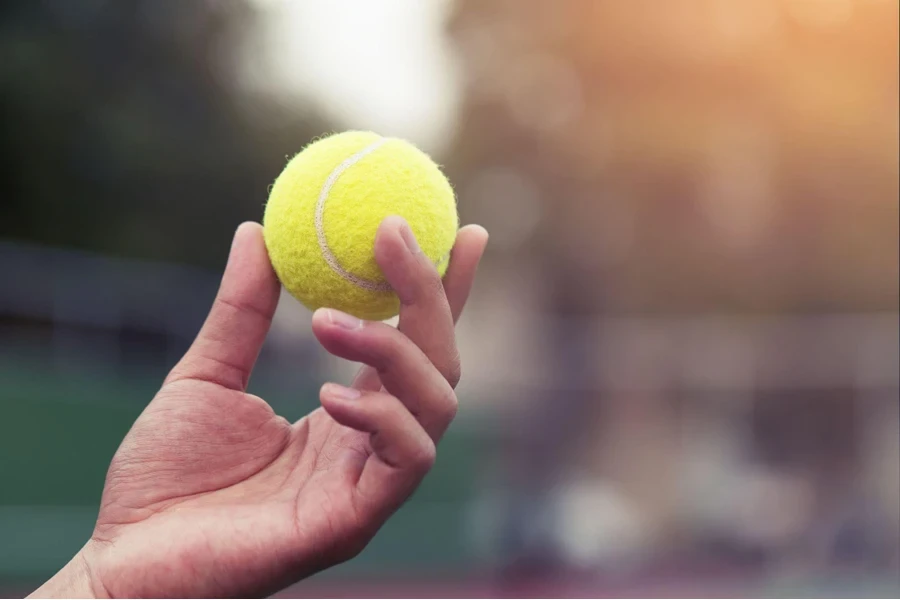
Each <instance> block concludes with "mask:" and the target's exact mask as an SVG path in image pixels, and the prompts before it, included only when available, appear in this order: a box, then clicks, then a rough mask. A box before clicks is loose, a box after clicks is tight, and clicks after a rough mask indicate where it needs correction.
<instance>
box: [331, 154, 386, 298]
mask: <svg viewBox="0 0 900 600" xmlns="http://www.w3.org/2000/svg"><path fill="white" fill-rule="evenodd" d="M387 141H388V140H387V138H379V139H378V140H377V141H375V142H373V143H371V144H369V145H368V146H366V147H365V148H363V149H362V150H360V151H359V152H357V153H356V154H353V155H351V156H348V157H347V158H345V159H344V161H343V162H342V163H341V164H339V165H338V166H336V167H335V168H334V170H333V171H332V172H331V173H330V174H329V175H328V179H326V180H325V185H323V186H322V191H321V192H319V201H318V202H317V203H316V237H318V239H319V248H320V249H321V250H322V258H324V259H325V262H326V263H328V266H329V267H331V270H332V271H334V272H335V273H337V274H338V275H340V276H341V277H342V278H344V279H345V280H347V281H349V282H350V283H352V284H353V285H356V286H359V287H361V288H363V289H366V290H370V291H373V292H390V291H391V290H392V289H393V288H392V287H391V284H390V283H387V282H384V283H380V282H377V281H369V280H368V279H363V278H362V277H359V276H357V275H354V274H353V273H351V272H350V271H348V270H346V269H345V268H344V267H342V266H341V263H340V262H338V259H337V257H336V256H335V255H334V252H332V251H331V248H330V247H329V246H328V240H327V239H326V237H325V223H324V221H325V203H326V202H327V201H328V194H329V193H330V192H331V188H332V187H334V184H335V183H336V182H337V180H338V178H339V177H340V176H341V175H342V174H343V173H344V171H346V170H347V169H349V168H350V167H352V166H353V165H355V164H356V163H358V162H359V161H361V160H362V159H363V158H365V157H366V156H368V155H369V154H371V153H372V152H374V151H375V150H377V149H378V148H380V147H381V146H383V145H384V144H385V142H387Z"/></svg>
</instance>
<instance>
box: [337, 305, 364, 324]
mask: <svg viewBox="0 0 900 600" xmlns="http://www.w3.org/2000/svg"><path fill="white" fill-rule="evenodd" d="M328 321H329V322H330V323H331V324H332V325H334V326H335V327H340V328H341V329H361V328H362V326H363V322H362V319H357V318H356V317H354V316H353V315H348V314H347V313H345V312H341V311H339V310H334V309H331V308H329V309H328Z"/></svg>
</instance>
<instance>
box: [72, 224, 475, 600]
mask: <svg viewBox="0 0 900 600" xmlns="http://www.w3.org/2000/svg"><path fill="white" fill-rule="evenodd" d="M479 231H480V233H479ZM391 235H393V236H394V239H393V240H391V238H390V236H391ZM383 237H384V238H385V239H387V241H384V242H383V243H382V244H381V245H382V249H381V250H379V246H378V243H377V244H376V255H378V254H379V252H381V253H384V254H386V255H390V253H391V252H394V253H395V256H393V258H391V259H390V264H391V265H393V266H390V267H388V269H387V270H386V275H387V276H388V277H389V280H391V282H392V285H394V286H395V289H398V286H401V288H402V287H403V286H406V287H408V288H409V289H410V290H411V292H410V293H413V294H417V293H421V294H425V293H433V290H434V286H431V285H427V284H428V281H427V277H428V275H427V273H428V272H429V269H430V272H431V274H432V276H436V272H434V269H433V267H432V266H429V265H428V264H427V262H426V263H425V267H424V268H423V267H422V266H421V265H419V266H416V265H417V264H418V263H417V262H416V261H419V260H420V258H421V257H419V258H417V257H416V256H415V255H414V254H410V255H409V256H407V258H406V259H405V260H407V263H406V266H405V267H400V266H399V265H401V264H402V261H403V260H404V259H403V256H402V255H400V254H397V253H399V252H400V250H399V249H400V248H405V246H403V242H402V241H400V237H399V235H398V234H397V232H396V231H394V232H390V231H389V232H388V233H386V234H384V236H383ZM485 242H486V236H483V230H478V231H469V232H468V234H466V232H465V231H464V232H462V233H461V234H460V239H459V240H458V242H457V247H458V248H459V250H457V249H455V250H454V258H453V259H452V262H451V272H448V275H447V277H446V279H445V286H444V287H445V293H446V295H445V294H444V293H439V294H438V295H436V296H435V297H434V298H425V297H424V296H423V297H422V298H421V301H417V302H416V306H415V307H413V308H406V309H401V322H400V327H399V329H396V330H395V329H392V328H390V327H387V326H376V325H374V324H373V325H371V326H367V327H366V328H365V329H356V330H351V329H347V328H343V329H342V328H341V327H339V326H338V324H337V322H334V321H332V322H325V323H323V322H322V321H321V319H319V320H318V321H317V320H316V319H315V318H314V320H313V325H314V327H313V329H314V332H315V333H316V335H317V337H318V338H319V340H320V342H322V344H323V345H324V346H325V348H326V349H327V350H328V351H329V352H331V353H333V354H335V355H337V356H341V357H343V358H347V359H350V360H354V361H357V362H364V363H368V364H373V363H380V364H381V367H380V368H379V371H376V370H375V369H373V368H372V367H369V366H365V367H363V370H362V371H361V373H360V376H359V377H358V378H357V380H356V382H355V384H354V387H355V388H356V389H358V390H360V393H361V394H365V395H364V396H362V398H360V400H359V401H357V402H354V401H349V402H348V401H347V398H346V397H345V396H341V395H340V394H337V393H332V394H331V397H329V394H327V393H326V392H325V389H326V388H327V386H326V388H323V396H322V402H323V408H319V409H317V410H315V411H313V412H312V413H310V414H309V415H307V416H306V417H304V418H303V419H301V420H300V421H298V422H297V423H293V424H292V423H289V422H288V421H286V420H285V419H283V418H282V417H280V416H278V415H276V414H275V413H274V411H273V410H272V409H271V407H270V406H269V405H268V404H267V403H266V402H265V401H264V400H262V399H261V398H258V397H256V396H253V395H251V394H247V393H246V392H245V390H246V386H247V380H248V378H249V375H250V372H251V370H252V367H253V363H254V362H255V360H256V355H257V353H258V351H259V348H260V346H261V345H262V342H263V340H264V338H265V336H266V333H267V331H268V327H269V324H270V322H271V317H272V313H273V312H274V310H275V305H276V303H277V298H278V282H277V280H276V279H275V277H274V274H273V273H272V271H271V267H270V266H269V264H268V257H267V255H266V253H265V247H264V245H263V243H262V237H261V231H260V230H259V228H258V226H255V227H247V228H244V233H243V237H242V234H241V231H240V230H239V232H238V235H237V236H236V239H235V246H234V250H233V252H232V257H231V259H230V261H229V266H228V267H227V269H226V273H225V276H224V278H223V282H222V287H221V289H220V291H219V296H218V298H217V300H216V303H215V305H214V306H213V309H212V311H211V312H210V316H209V318H208V319H207V321H206V323H205V324H204V327H203V330H202V331H201V332H200V334H199V335H198V338H197V340H196V341H195V342H194V345H193V346H192V348H191V350H190V351H189V352H188V353H187V354H186V355H185V357H184V358H183V359H182V361H181V362H180V363H179V364H178V365H177V366H176V367H175V368H174V369H173V371H172V372H171V373H170V375H169V377H168V378H167V380H166V382H165V383H164V384H163V387H162V388H161V389H160V391H159V392H158V393H157V395H156V397H155V398H154V399H153V401H152V402H151V403H150V404H149V405H148V406H147V408H146V410H145V411H144V412H143V414H142V415H141V416H140V417H139V418H138V420H137V421H136V422H135V424H134V426H133V427H132V429H131V431H130V432H129V433H128V435H127V436H126V438H125V440H124V441H123V442H122V445H121V446H120V448H119V450H118V452H117V453H116V455H115V457H114V458H113V460H112V463H111V465H110V468H109V472H108V474H107V479H106V484H105V486H104V490H103V498H102V503H101V507H100V513H99V516H98V520H97V525H96V528H95V531H94V535H93V536H92V540H91V542H90V544H89V545H88V547H86V548H87V549H88V550H87V551H86V552H87V555H86V558H85V561H86V564H91V565H93V566H92V567H91V570H92V571H93V572H92V578H93V582H94V585H95V586H96V587H99V588H100V589H99V591H100V592H101V593H106V594H109V595H114V596H130V597H167V596H176V597H192V596H216V597H223V596H230V595H243V596H247V595H251V594H253V595H256V594H268V593H271V592H274V591H276V590H277V589H279V588H280V587H282V586H284V585H286V584H287V583H290V582H291V581H294V580H297V579H299V578H301V577H303V576H306V575H309V574H311V573H313V572H316V571H318V570H321V569H323V568H326V567H328V566H329V565H332V564H336V563H337V562H340V561H343V560H346V559H348V558H350V557H352V556H354V555H355V554H356V553H358V552H359V551H360V550H361V549H362V548H363V547H364V546H365V544H366V543H367V542H368V541H369V539H371V537H372V536H373V535H374V533H375V532H376V531H377V530H378V528H379V527H380V526H381V525H382V524H383V522H384V521H385V520H386V519H387V518H388V517H389V516H390V515H391V514H392V513H393V512H394V511H395V510H396V509H397V508H398V507H399V505H400V504H401V503H402V502H403V501H404V500H405V499H406V498H407V497H408V496H409V494H410V493H411V492H412V491H413V490H414V489H415V487H416V486H417V485H418V483H419V482H420V481H421V478H422V477H423V476H424V475H425V473H426V472H427V471H428V469H429V468H430V466H431V463H432V461H433V458H434V444H435V443H436V441H437V440H438V439H439V438H440V436H441V434H442V433H443V430H444V429H445V428H446V425H448V424H449V421H450V420H451V419H452V416H453V412H454V411H455V403H456V400H455V397H453V394H452V391H453V390H452V386H453V385H455V383H456V380H457V379H458V371H457V366H455V365H458V363H456V357H455V346H454V344H453V343H452V342H453V340H452V336H453V333H452V329H453V319H454V318H455V317H458V315H459V312H460V310H461V308H462V305H463V304H464V302H465V298H466V297H467V296H468V291H469V287H470V285H471V280H472V278H473V277H474V270H475V266H476V265H477V262H478V260H479V259H480V256H481V252H482V251H483V248H484V243H485ZM392 248H393V250H392ZM404 251H405V252H408V251H407V250H404ZM386 262H387V261H386ZM383 268H384V267H383ZM391 269H393V272H390V271H391ZM405 269H408V270H410V271H411V272H414V271H416V270H417V269H424V270H423V271H422V274H420V275H419V276H418V278H416V277H411V276H410V275H408V274H406V273H405V271H404V270H405ZM454 269H455V271H454ZM391 277H393V278H394V279H390V278H391ZM404 278H406V279H407V280H406V281H404ZM416 290H419V291H418V292H417V291H416ZM428 290H432V291H431V292H429V291H428ZM398 293H399V291H398ZM404 310H405V311H406V312H405V313H404ZM317 314H318V313H317ZM329 314H331V313H329ZM448 340H449V342H450V343H448ZM391 353H393V356H392V357H391ZM389 357H390V358H389ZM382 368H383V369H384V370H381V369H382ZM448 382H449V385H448ZM382 383H384V386H382ZM338 387H339V386H338ZM388 391H390V393H388ZM392 394H397V396H393V395H392ZM354 395H355V396H359V394H354ZM342 397H343V398H344V399H343V400H340V398H342ZM399 397H402V398H403V400H402V401H401V400H399V399H398V398H399ZM448 402H449V403H450V404H448ZM442 407H443V408H442Z"/></svg>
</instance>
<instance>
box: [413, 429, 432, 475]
mask: <svg viewBox="0 0 900 600" xmlns="http://www.w3.org/2000/svg"><path fill="white" fill-rule="evenodd" d="M436 458H437V447H436V446H435V445H434V442H433V441H431V438H428V437H425V439H423V440H422V442H421V443H420V444H419V446H418V448H417V449H416V452H415V454H414V455H413V457H412V462H413V465H414V466H415V468H416V469H417V470H419V471H422V472H425V471H428V470H430V469H431V467H433V466H434V461H435V459H436Z"/></svg>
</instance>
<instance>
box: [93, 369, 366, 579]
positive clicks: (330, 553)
mask: <svg viewBox="0 0 900 600" xmlns="http://www.w3.org/2000/svg"><path fill="white" fill-rule="evenodd" d="M370 455H371V448H370V447H369V442H368V436H366V435H364V434H362V433H360V432H358V431H354V430H352V429H349V428H347V427H344V426H342V425H339V424H338V423H336V422H335V421H334V420H333V419H332V418H331V417H330V416H329V415H328V414H327V413H326V412H325V411H324V410H322V409H321V408H320V409H317V410H315V411H314V412H312V413H311V414H309V415H308V416H306V417H305V418H304V419H302V420H301V421H299V422H298V423H296V424H293V425H292V424H290V423H288V422H287V421H285V420H284V419H283V418H281V417H279V416H277V415H276V414H275V413H274V412H273V411H272V409H271V408H270V407H269V405H268V404H266V403H265V402H263V401H262V400H260V399H259V398H256V397H254V396H251V395H248V394H244V393H242V392H237V391H234V390H229V389H226V388H222V387H220V386H218V385H216V384H214V383H208V382H203V381H177V382H175V383H171V384H168V385H166V386H165V387H164V388H163V389H162V390H161V391H160V393H159V394H158V395H157V397H156V398H155V399H154V401H153V402H152V403H151V405H150V406H149V407H148V408H147V410H146V411H145V412H144V414H143V415H142V416H141V418H140V419H139V420H138V421H137V422H136V423H135V425H134V427H133V429H132V430H131V432H130V433H129V435H128V437H127V438H126V439H125V441H124V443H123V444H122V446H121V448H120V449H119V451H118V452H117V454H116V456H115V458H114V460H113V462H112V465H111V467H110V470H109V475H108V478H107V483H106V487H105V489H104V494H103V502H102V506H101V511H100V515H99V518H98V523H97V529H96V533H95V539H98V540H101V541H110V542H112V541H114V542H115V543H116V545H117V551H118V552H119V553H121V557H122V559H123V562H122V564H121V565H120V566H121V567H126V566H127V565H128V563H129V562H131V560H132V559H133V558H137V557H141V561H142V562H143V563H144V564H146V565H147V567H148V568H147V569H145V572H144V573H143V575H144V579H145V580H146V585H147V587H148V588H149V587H150V586H151V585H152V584H153V583H154V582H156V581H158V580H159V575H160V574H159V573H157V572H155V570H154V569H153V566H154V565H159V566H160V567H161V568H162V567H163V566H164V567H165V568H166V569H171V566H170V564H171V561H170V560H169V558H170V556H171V553H172V552H173V546H174V542H173V543H172V544H166V545H152V546H147V545H144V544H142V542H141V540H150V539H153V540H156V539H167V540H173V541H175V540H177V550H176V552H177V553H178V554H181V555H183V556H184V557H185V558H184V561H183V562H182V564H181V565H180V568H181V569H183V570H184V572H185V574H190V573H196V572H208V571H211V570H213V571H222V572H223V573H235V572H240V571H243V570H245V569H251V570H252V571H254V572H255V574H256V575H258V574H259V573H260V572H261V571H268V570H271V571H273V572H277V573H281V572H289V573H291V576H292V577H296V576H302V575H304V574H305V573H300V572H297V571H298V570H300V569H304V567H303V566H302V565H310V563H311V562H314V563H317V564H318V563H321V564H327V563H330V562H336V561H341V560H344V559H346V558H349V557H350V556H352V554H353V553H355V552H356V551H358V550H359V549H361V548H362V547H363V545H364V543H365V542H366V541H367V540H368V537H369V536H370V535H371V534H372V533H374V529H375V528H373V527H371V526H368V527H362V526H361V523H362V519H361V518H360V517H361V515H359V514H358V512H357V506H358V504H357V499H356V489H355V487H354V482H355V481H356V479H357V478H358V475H359V472H360V471H361V468H362V465H363V463H364V461H365V460H367V459H368V458H369V457H370ZM226 515H227V516H226ZM333 542H337V543H333ZM328 546H332V547H328ZM210 547H214V548H220V549H222V551H221V552H217V553H215V554H213V553H209V552H207V551H203V549H204V548H210ZM305 548H315V549H316V556H315V557H310V556H303V551H302V550H303V549H305ZM123 550H124V551H123ZM298 550H299V552H298ZM132 553H133V554H132ZM283 557H290V559H289V564H283V563H284V558H283ZM311 559H315V560H314V561H311ZM248 563H249V564H248ZM317 564H314V565H312V566H313V569H312V570H315V566H317ZM295 565H296V566H295ZM305 568H307V569H308V568H309V567H308V566H307V567H305ZM100 575H101V576H102V579H103V581H104V583H105V585H106V586H108V588H110V589H109V591H110V592H111V593H112V594H113V595H116V589H115V588H116V581H117V577H116V573H115V569H111V572H109V573H103V574H100ZM185 578H186V579H187V578H188V575H185ZM184 583H185V581H180V582H179V588H180V589H183V588H182V587H181V585H182V584H184ZM236 583H237V582H236ZM278 583H281V582H278V581H277V579H276V587H277V584H278ZM134 584H135V581H134V579H133V577H130V578H129V581H128V586H129V590H131V589H133V586H134ZM242 587H243V586H242ZM154 589H156V588H154ZM156 593H157V594H158V592H156ZM179 593H181V592H179ZM210 593H212V594H213V595H216V594H218V593H221V590H196V591H195V592H194V593H193V594H190V593H188V594H186V595H209V594H210ZM129 594H130V595H141V594H140V593H137V594H134V593H133V592H129Z"/></svg>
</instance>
